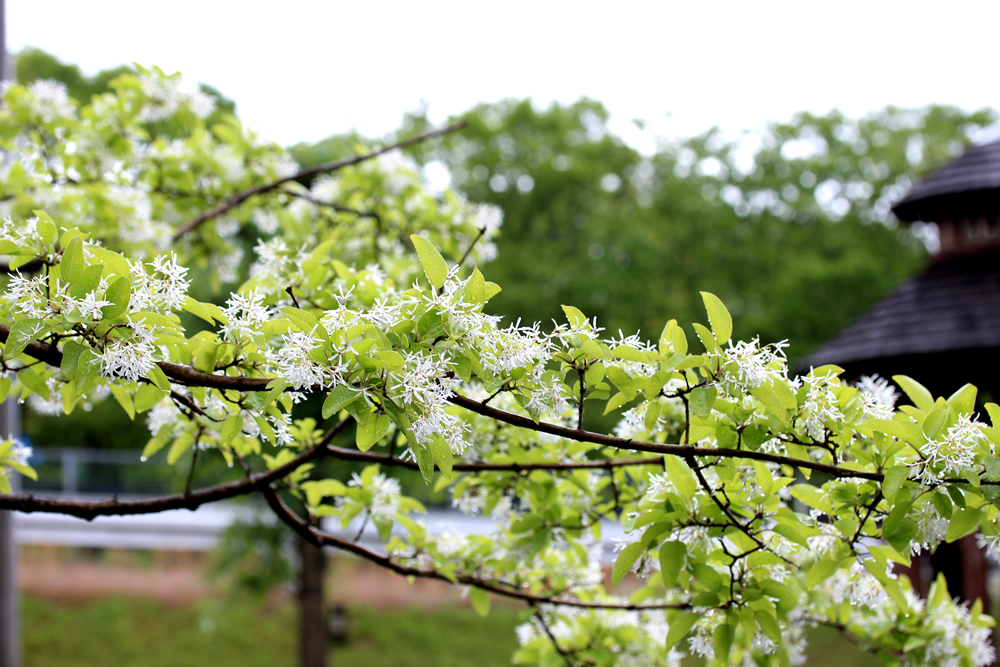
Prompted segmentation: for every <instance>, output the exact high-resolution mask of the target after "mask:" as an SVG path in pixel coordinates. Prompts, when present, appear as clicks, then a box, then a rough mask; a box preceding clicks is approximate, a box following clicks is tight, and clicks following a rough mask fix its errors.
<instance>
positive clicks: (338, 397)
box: [323, 384, 359, 419]
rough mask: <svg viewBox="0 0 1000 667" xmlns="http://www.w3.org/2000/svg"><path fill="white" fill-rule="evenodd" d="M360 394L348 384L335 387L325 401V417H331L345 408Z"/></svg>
mask: <svg viewBox="0 0 1000 667" xmlns="http://www.w3.org/2000/svg"><path fill="white" fill-rule="evenodd" d="M358 396H359V394H358V393H357V392H356V391H354V389H352V388H351V387H348V386H347V385H346V384H340V385H337V386H336V387H334V388H333V389H332V390H331V391H330V393H329V394H327V396H326V400H325V401H323V419H329V418H330V417H332V416H333V415H335V414H337V413H338V412H340V411H341V410H343V409H344V406H345V405H347V404H348V403H350V402H351V401H353V400H354V399H356V398H357V397H358Z"/></svg>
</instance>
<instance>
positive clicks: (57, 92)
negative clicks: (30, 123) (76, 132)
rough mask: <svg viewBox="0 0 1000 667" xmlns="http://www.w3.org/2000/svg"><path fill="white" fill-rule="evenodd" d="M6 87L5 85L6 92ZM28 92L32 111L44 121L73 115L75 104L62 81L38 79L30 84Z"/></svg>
mask: <svg viewBox="0 0 1000 667" xmlns="http://www.w3.org/2000/svg"><path fill="white" fill-rule="evenodd" d="M6 87H7V86H6V85H5V86H4V88H5V90H4V93H6ZM28 92H29V93H30V95H29V98H28V100H27V102H28V105H29V107H30V109H31V111H32V112H33V113H34V114H35V115H37V116H39V117H40V118H41V119H42V120H43V121H44V122H52V121H54V120H57V119H59V118H63V117H66V116H71V115H73V105H72V104H70V101H69V95H68V94H67V93H66V86H65V85H64V84H63V83H62V82H61V81H55V80H53V79H37V80H35V81H32V82H31V83H29V84H28Z"/></svg>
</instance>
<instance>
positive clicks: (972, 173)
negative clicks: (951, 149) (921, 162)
mask: <svg viewBox="0 0 1000 667" xmlns="http://www.w3.org/2000/svg"><path fill="white" fill-rule="evenodd" d="M892 212H893V213H895V214H896V217H897V218H899V219H900V220H903V221H906V222H913V221H916V220H924V221H926V222H938V221H941V220H958V219H960V218H963V217H976V216H980V215H985V216H988V217H993V216H996V215H997V214H1000V141H994V142H992V143H988V144H983V145H982V146H975V147H973V148H970V149H969V150H968V151H966V152H965V154H964V155H962V156H961V157H958V158H956V159H954V160H952V161H951V162H949V163H948V164H946V165H944V166H943V167H941V168H940V169H938V170H937V171H936V172H934V173H933V174H931V175H930V176H928V177H927V178H926V179H924V180H923V181H922V182H920V183H919V184H918V185H917V186H916V187H914V188H913V189H912V190H910V193H909V194H908V195H906V197H905V198H904V199H903V201H901V202H899V203H898V204H896V205H895V206H893V207H892Z"/></svg>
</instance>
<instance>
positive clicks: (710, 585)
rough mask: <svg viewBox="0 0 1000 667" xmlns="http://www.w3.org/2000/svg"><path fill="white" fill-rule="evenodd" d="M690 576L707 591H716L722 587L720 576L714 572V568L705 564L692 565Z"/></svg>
mask: <svg viewBox="0 0 1000 667" xmlns="http://www.w3.org/2000/svg"><path fill="white" fill-rule="evenodd" d="M691 574H693V575H694V578H695V579H697V580H698V583H699V584H701V585H702V586H704V587H705V588H707V589H708V590H709V591H716V590H719V589H720V588H721V587H722V575H721V574H719V573H718V572H716V571H715V568H714V567H712V566H711V565H706V564H705V563H694V564H693V565H692V566H691Z"/></svg>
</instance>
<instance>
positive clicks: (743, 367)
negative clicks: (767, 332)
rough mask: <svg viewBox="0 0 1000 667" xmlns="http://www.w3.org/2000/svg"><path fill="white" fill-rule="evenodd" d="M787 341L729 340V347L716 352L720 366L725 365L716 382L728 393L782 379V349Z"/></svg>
mask: <svg viewBox="0 0 1000 667" xmlns="http://www.w3.org/2000/svg"><path fill="white" fill-rule="evenodd" d="M786 347H788V343H786V342H785V341H781V342H779V343H774V344H771V345H761V344H760V340H759V339H757V338H754V339H753V340H751V341H749V342H748V341H742V340H741V341H737V342H736V343H733V342H732V341H730V342H729V347H728V348H726V349H724V350H722V351H721V352H720V353H719V354H718V356H719V358H720V363H719V365H720V367H721V368H723V369H726V374H725V375H724V376H723V377H722V378H721V380H720V385H721V386H722V387H724V388H725V389H726V390H727V391H729V392H730V393H733V392H735V391H742V392H749V391H750V390H751V389H754V388H756V387H759V386H760V385H762V384H767V383H769V382H771V381H773V380H778V379H783V378H784V377H785V374H786V363H787V360H786V358H785V352H784V349H785V348H786Z"/></svg>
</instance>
